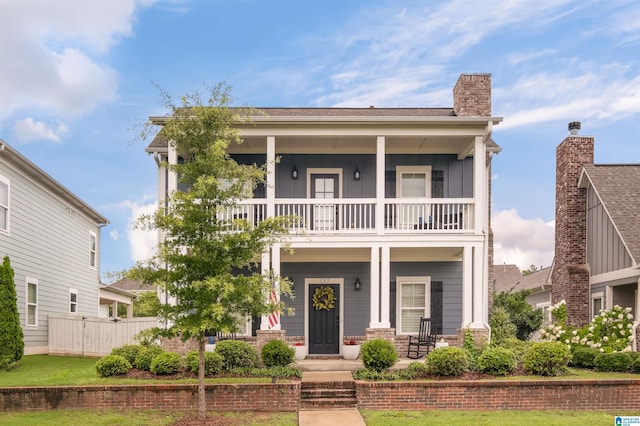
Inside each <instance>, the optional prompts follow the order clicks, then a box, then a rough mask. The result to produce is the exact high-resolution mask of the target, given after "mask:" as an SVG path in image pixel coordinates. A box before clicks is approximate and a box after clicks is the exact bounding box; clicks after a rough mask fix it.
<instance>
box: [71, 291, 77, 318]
mask: <svg viewBox="0 0 640 426" xmlns="http://www.w3.org/2000/svg"><path fill="white" fill-rule="evenodd" d="M69 313H70V314H77V313H78V290H76V289H75V288H70V289H69Z"/></svg>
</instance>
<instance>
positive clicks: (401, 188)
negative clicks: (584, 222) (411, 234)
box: [396, 166, 432, 229]
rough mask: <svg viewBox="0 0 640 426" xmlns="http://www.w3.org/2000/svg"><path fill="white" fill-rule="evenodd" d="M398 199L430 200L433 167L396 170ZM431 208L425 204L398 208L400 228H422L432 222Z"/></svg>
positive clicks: (408, 204) (410, 167)
mask: <svg viewBox="0 0 640 426" xmlns="http://www.w3.org/2000/svg"><path fill="white" fill-rule="evenodd" d="M396 179H397V182H396V194H397V196H398V198H430V197H431V166H398V167H397V169H396ZM430 216H431V215H430V208H429V206H428V205H426V204H425V203H424V202H418V201H417V200H416V203H401V204H400V205H399V206H398V228H399V229H416V228H422V227H423V226H426V225H428V224H429V223H430V222H431V219H432V218H431V217H430Z"/></svg>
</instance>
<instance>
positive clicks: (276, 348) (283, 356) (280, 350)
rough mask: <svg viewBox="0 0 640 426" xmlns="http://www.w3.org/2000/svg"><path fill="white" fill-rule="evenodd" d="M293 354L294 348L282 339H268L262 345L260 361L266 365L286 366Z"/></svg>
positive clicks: (291, 360)
mask: <svg viewBox="0 0 640 426" xmlns="http://www.w3.org/2000/svg"><path fill="white" fill-rule="evenodd" d="M295 355H296V350H295V349H293V348H292V347H290V346H289V345H287V344H286V343H285V342H283V341H282V340H277V339H276V340H270V341H268V342H267V343H266V344H265V345H264V346H263V347H262V362H263V363H264V365H265V366H266V367H286V366H287V365H289V364H291V363H292V362H293V360H294V358H295Z"/></svg>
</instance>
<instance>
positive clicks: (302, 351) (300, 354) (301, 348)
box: [293, 342, 307, 360]
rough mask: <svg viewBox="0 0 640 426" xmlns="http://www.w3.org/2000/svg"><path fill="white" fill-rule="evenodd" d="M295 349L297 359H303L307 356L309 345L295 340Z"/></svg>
mask: <svg viewBox="0 0 640 426" xmlns="http://www.w3.org/2000/svg"><path fill="white" fill-rule="evenodd" d="M293 349H295V351H296V359H298V360H303V359H305V358H306V357H307V347H306V346H305V345H304V343H303V342H295V343H294V344H293Z"/></svg>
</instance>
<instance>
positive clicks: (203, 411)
mask: <svg viewBox="0 0 640 426" xmlns="http://www.w3.org/2000/svg"><path fill="white" fill-rule="evenodd" d="M198 367H199V368H198V417H200V418H201V419H204V418H205V417H206V416H207V405H206V402H205V399H204V336H200V339H199V341H198Z"/></svg>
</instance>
